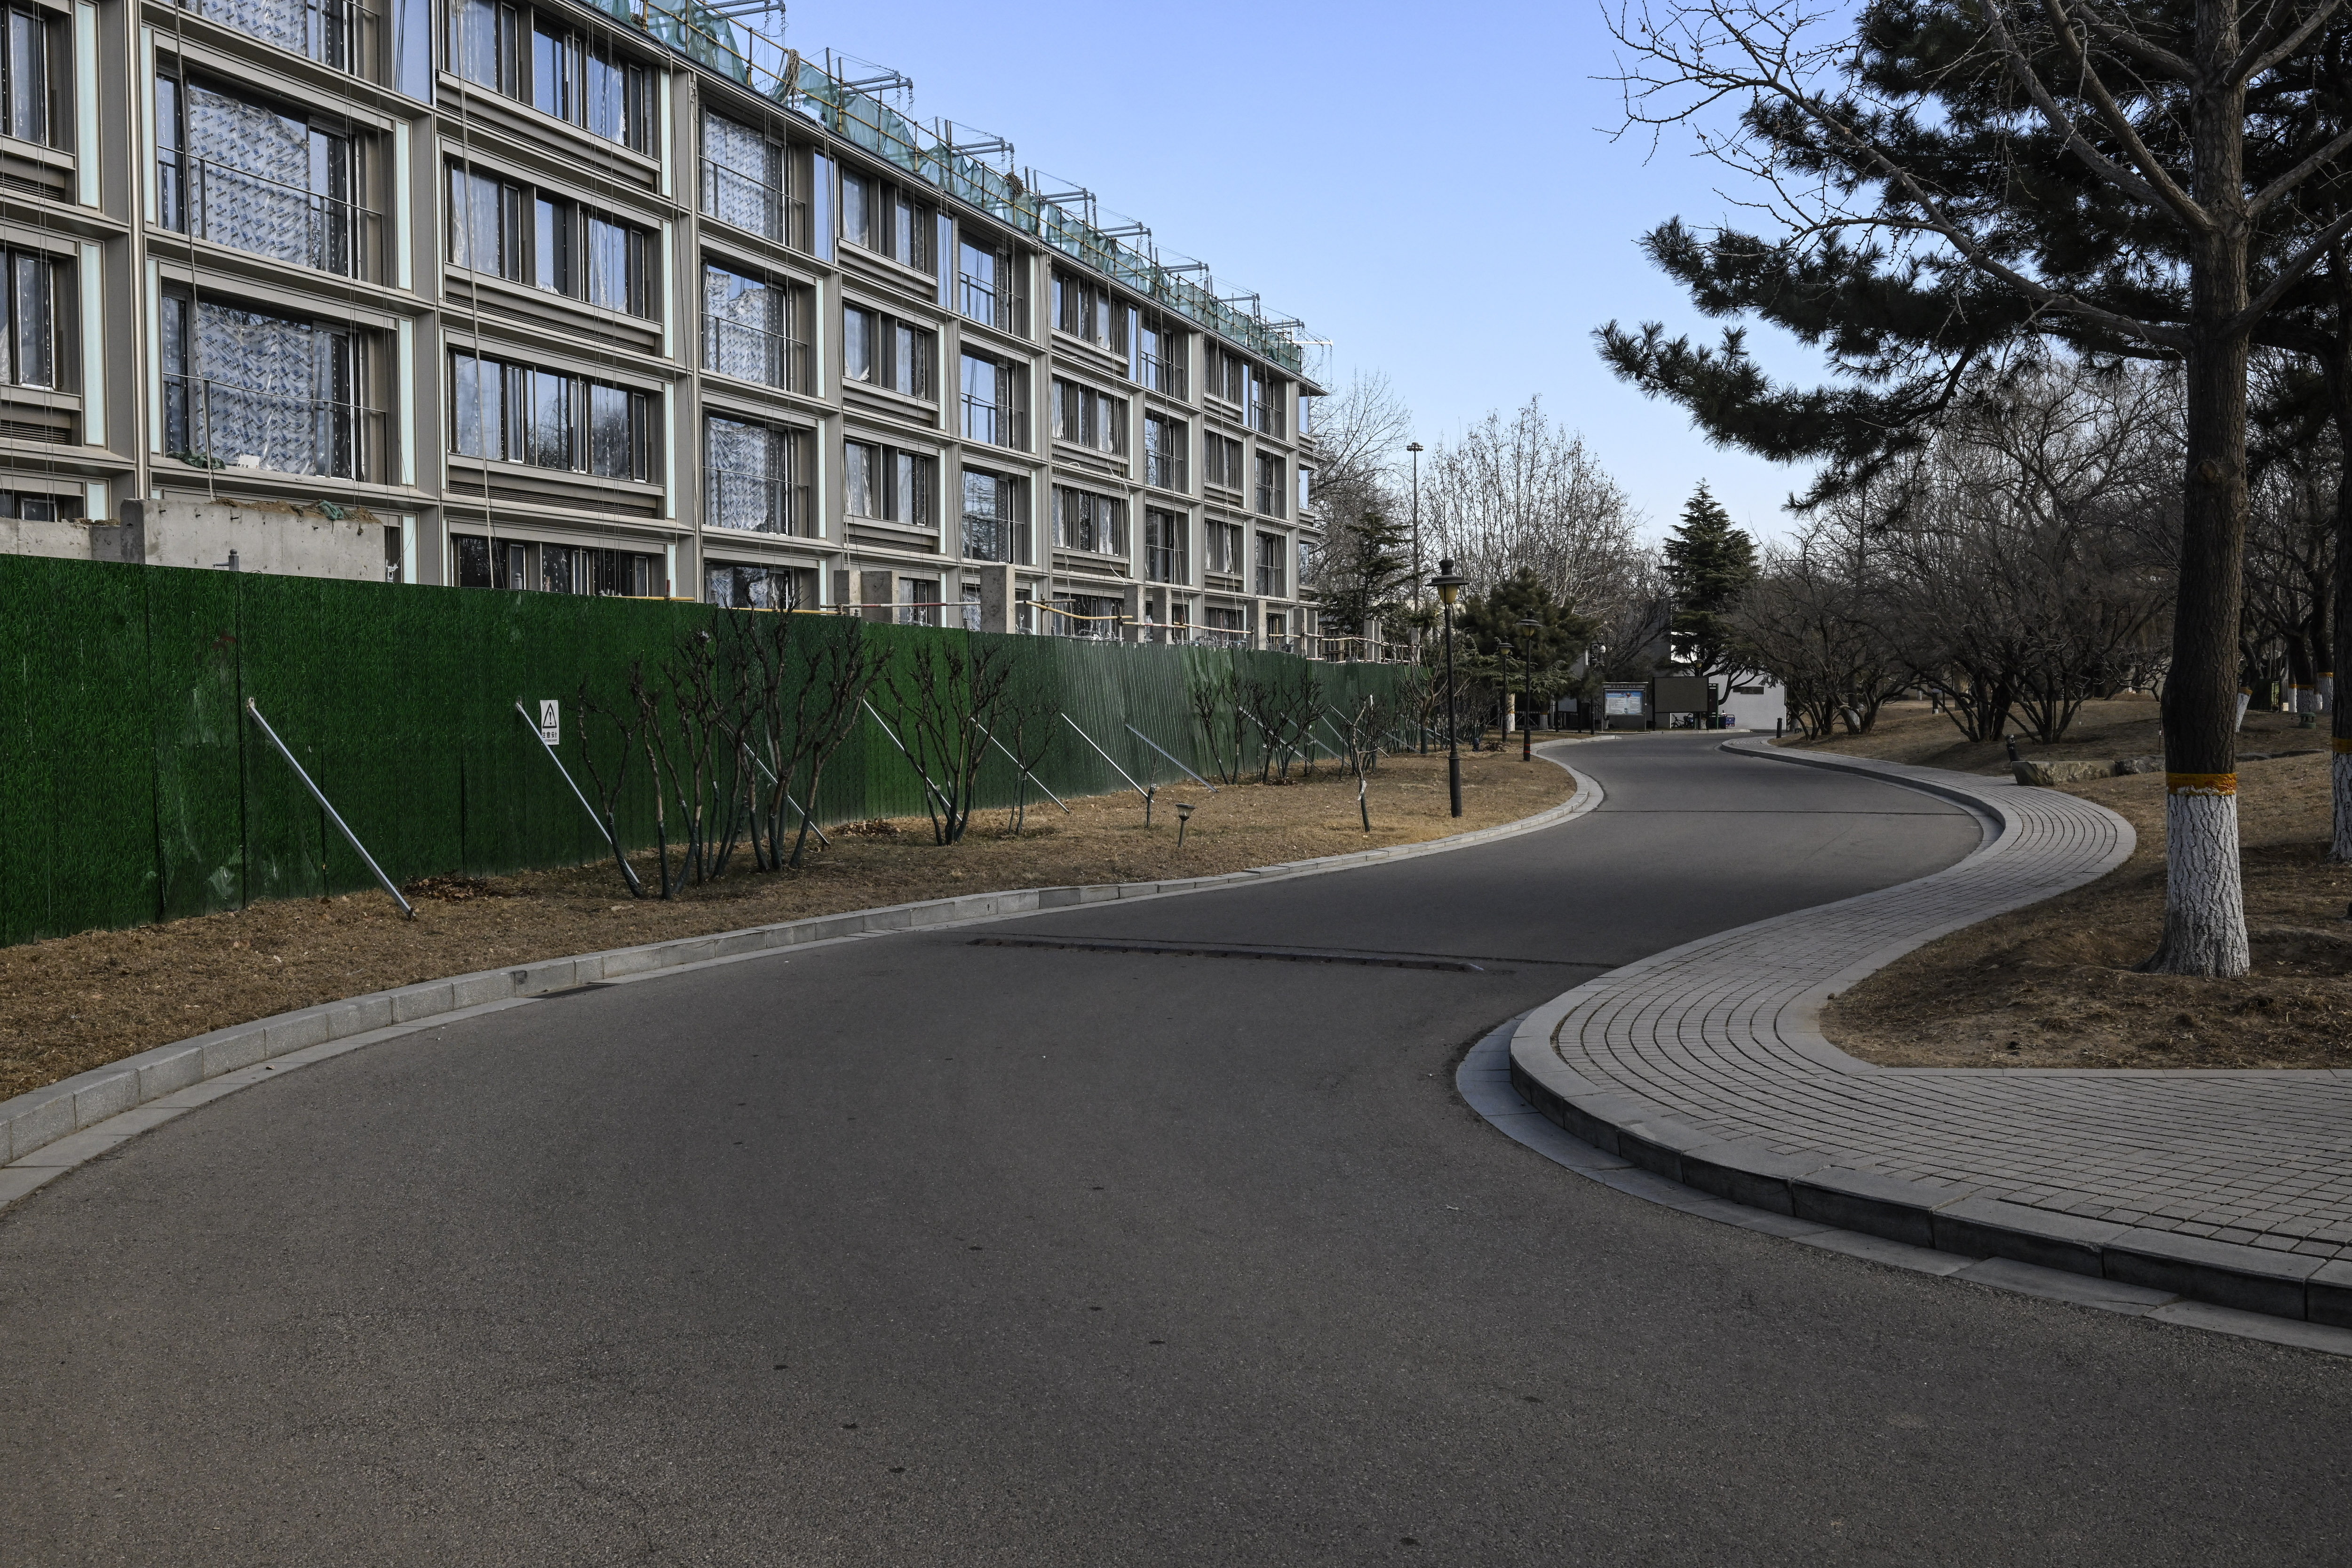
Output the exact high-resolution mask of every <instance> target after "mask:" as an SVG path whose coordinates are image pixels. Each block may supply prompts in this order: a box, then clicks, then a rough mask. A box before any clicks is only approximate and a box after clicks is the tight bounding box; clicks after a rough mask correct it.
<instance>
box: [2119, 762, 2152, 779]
mask: <svg viewBox="0 0 2352 1568" xmlns="http://www.w3.org/2000/svg"><path fill="white" fill-rule="evenodd" d="M2163 771H2164V759H2163V758H2162V757H2117V758H2116V777H2118V778H2120V777H2122V776H2123V775H2124V774H2126V773H2162V772H2163Z"/></svg>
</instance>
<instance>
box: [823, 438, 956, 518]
mask: <svg viewBox="0 0 2352 1568" xmlns="http://www.w3.org/2000/svg"><path fill="white" fill-rule="evenodd" d="M841 471H842V481H843V490H844V493H845V500H846V502H847V508H846V510H848V513H849V515H850V516H852V517H866V518H877V519H879V520H881V521H885V522H902V523H905V524H906V525H908V527H910V528H930V527H934V526H936V525H937V521H938V517H937V513H936V512H935V510H933V505H932V490H933V487H934V484H935V481H936V479H937V475H938V471H939V460H938V459H937V458H930V457H927V456H925V455H923V454H922V453H919V452H902V451H900V450H898V448H897V447H886V446H883V445H882V444H880V443H879V442H876V441H845V442H843V443H842V464H841Z"/></svg>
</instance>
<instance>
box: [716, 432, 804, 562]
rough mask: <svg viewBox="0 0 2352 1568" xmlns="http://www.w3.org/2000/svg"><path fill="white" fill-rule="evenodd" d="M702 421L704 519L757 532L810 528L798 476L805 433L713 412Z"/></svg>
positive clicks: (797, 531) (799, 531) (723, 525)
mask: <svg viewBox="0 0 2352 1568" xmlns="http://www.w3.org/2000/svg"><path fill="white" fill-rule="evenodd" d="M702 427H703V472H704V475H705V479H706V484H707V495H706V497H705V500H704V504H703V512H704V521H707V522H709V524H710V525H711V526H712V527H714V528H740V529H749V530H751V531H754V532H758V533H801V534H804V533H807V532H808V531H809V522H810V517H809V497H808V486H807V484H806V483H805V482H804V480H803V478H802V471H803V468H804V467H805V463H804V460H803V453H804V451H805V449H806V447H807V445H808V438H807V437H805V436H803V434H802V433H801V432H799V431H797V430H790V429H785V428H783V427H782V426H774V425H764V424H758V423H754V422H752V421H750V420H743V419H722V418H720V417H719V416H717V415H715V414H714V415H712V416H709V418H707V419H705V420H704V421H703V426H702Z"/></svg>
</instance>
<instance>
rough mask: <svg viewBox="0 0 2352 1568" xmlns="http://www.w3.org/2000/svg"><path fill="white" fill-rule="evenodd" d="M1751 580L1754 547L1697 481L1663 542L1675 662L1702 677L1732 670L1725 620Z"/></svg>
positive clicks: (1754, 571) (1669, 630)
mask: <svg viewBox="0 0 2352 1568" xmlns="http://www.w3.org/2000/svg"><path fill="white" fill-rule="evenodd" d="M1755 580H1756V542H1755V541H1754V540H1753V539H1750V538H1749V537H1748V534H1747V533H1746V531H1743V530H1741V529H1738V528H1734V527H1733V526H1732V525H1731V514H1730V513H1729V512H1727V511H1726V510H1723V503H1722V502H1720V501H1718V500H1716V499H1715V497H1714V496H1713V495H1712V494H1710V493H1709V492H1708V490H1707V488H1706V480H1705V479H1701V480H1700V481H1699V485H1698V489H1696V490H1693V491H1692V492H1691V499H1690V501H1689V503H1688V504H1687V505H1685V507H1684V508H1683V520H1682V521H1681V522H1680V523H1679V524H1677V525H1676V526H1675V531H1674V532H1673V533H1671V534H1669V535H1668V536H1667V538H1666V584H1667V588H1668V591H1669V592H1670V593H1672V594H1673V595H1674V603H1675V614H1674V619H1673V620H1672V621H1671V622H1669V623H1668V626H1667V631H1668V633H1669V634H1670V637H1671V638H1672V646H1673V647H1674V650H1675V657H1676V658H1679V659H1681V660H1682V661H1683V662H1684V663H1686V664H1689V665H1691V666H1693V667H1694V668H1696V669H1697V670H1698V672H1699V673H1700V674H1701V675H1718V674H1721V673H1723V672H1724V671H1725V670H1727V669H1728V668H1731V663H1730V655H1731V652H1732V647H1733V637H1732V633H1731V628H1730V626H1729V623H1728V619H1727V617H1728V616H1729V614H1730V611H1731V608H1732V606H1733V605H1736V604H1738V602H1739V595H1741V594H1742V593H1743V592H1745V591H1746V589H1747V587H1748V584H1750V583H1752V582H1754V581H1755Z"/></svg>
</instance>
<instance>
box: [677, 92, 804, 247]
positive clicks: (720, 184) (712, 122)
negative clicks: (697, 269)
mask: <svg viewBox="0 0 2352 1568" xmlns="http://www.w3.org/2000/svg"><path fill="white" fill-rule="evenodd" d="M702 214H703V216H705V217H709V218H713V219H716V220H717V221H718V222H719V223H723V224H728V225H730V226H733V227H736V228H740V229H744V230H746V231H748V232H750V233H752V234H756V235H759V236H760V237H762V238H764V239H772V240H774V241H775V242H776V243H778V244H779V245H790V246H793V247H798V248H800V249H803V250H805V249H806V248H808V219H807V215H808V204H807V203H806V202H805V201H803V200H800V199H798V198H796V197H795V196H793V194H792V163H791V162H790V159H789V156H788V154H787V151H786V149H785V146H784V144H783V143H782V142H777V141H773V140H771V139H770V138H768V137H766V136H763V135H761V133H760V132H757V131H754V130H752V129H751V128H750V127H749V126H745V125H738V124H737V123H736V122H735V121H731V120H723V119H721V118H719V116H718V115H716V114H706V115H704V116H703V117H702Z"/></svg>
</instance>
